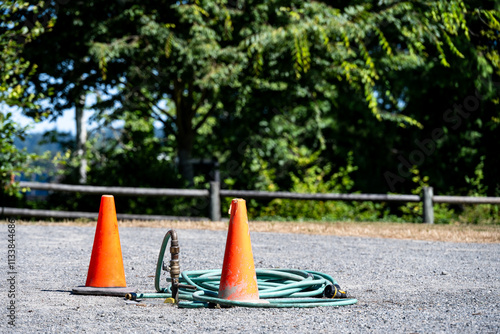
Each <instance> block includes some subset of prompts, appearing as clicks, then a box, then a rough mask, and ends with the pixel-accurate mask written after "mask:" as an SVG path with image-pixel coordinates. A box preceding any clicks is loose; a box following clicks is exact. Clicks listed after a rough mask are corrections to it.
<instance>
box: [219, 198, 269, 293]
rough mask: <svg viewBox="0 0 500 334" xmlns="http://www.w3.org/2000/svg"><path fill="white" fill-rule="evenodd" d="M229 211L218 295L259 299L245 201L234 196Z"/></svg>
mask: <svg viewBox="0 0 500 334" xmlns="http://www.w3.org/2000/svg"><path fill="white" fill-rule="evenodd" d="M229 210H230V213H231V218H230V220H229V230H228V232H227V241H226V251H225V253H224V264H223V266H222V274H221V278H220V285H219V298H221V299H226V300H242V301H255V302H260V300H259V288H258V286H257V275H256V273H255V265H254V262H253V253H252V244H251V242H250V232H249V229H248V217H247V208H246V204H245V200H244V199H239V198H237V199H233V200H232V202H231V208H230V209H229Z"/></svg>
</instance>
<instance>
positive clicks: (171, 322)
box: [0, 224, 500, 333]
mask: <svg viewBox="0 0 500 334" xmlns="http://www.w3.org/2000/svg"><path fill="white" fill-rule="evenodd" d="M250 229H251V224H250ZM0 230H1V233H2V234H1V235H2V237H1V239H0V240H2V242H1V244H3V246H1V247H3V248H4V249H3V250H2V251H0V252H1V254H2V255H1V261H2V266H1V268H2V271H1V281H0V282H1V283H0V291H1V292H0V293H1V296H2V298H1V300H3V301H4V302H3V303H4V306H2V309H3V311H2V313H3V314H4V315H3V316H2V317H1V321H0V332H2V333H6V332H17V333H34V332H47V333H56V332H57V333H67V332H71V333H97V332H99V333H105V332H122V333H127V332H131V333H133V332H145V333H152V332H155V333H156V332H164V333H184V332H190V333H196V332H222V331H224V332H240V331H244V332H249V333H268V332H273V333H275V332H279V333H287V332H301V333H311V332H313V331H314V332H318V333H330V332H345V333H366V332H370V333H387V332H398V333H443V332H446V333H454V332H456V333H458V332H460V333H463V332H466V333H476V332H478V333H499V332H500V306H499V301H500V298H499V297H500V244H465V243H447V242H428V241H411V240H394V239H377V238H356V237H335V236H315V235H297V234H277V233H252V234H251V238H252V247H253V253H254V258H255V265H256V267H258V268H265V267H274V268H278V267H281V268H296V269H309V270H317V271H322V272H325V273H328V274H330V275H332V276H333V277H334V278H335V279H336V280H337V281H338V282H339V284H340V285H341V287H343V288H344V289H345V290H347V292H348V294H349V295H350V296H353V297H356V298H358V300H359V303H358V304H356V305H351V306H342V307H338V308H333V307H323V308H321V307H320V308H313V309H246V308H230V309H179V308H177V307H175V306H173V305H167V304H162V303H161V302H162V301H161V300H150V301H147V302H146V303H145V304H142V305H141V306H139V305H136V304H128V303H126V302H125V300H124V299H122V298H119V297H99V296H80V295H72V294H71V293H70V291H71V289H72V288H73V287H76V286H80V285H84V283H85V280H86V275H87V269H88V264H89V260H90V253H91V249H92V243H93V238H94V232H95V228H93V227H81V226H39V225H19V226H16V250H17V257H16V271H17V274H16V275H15V276H16V277H15V279H16V297H15V302H16V304H15V306H16V314H15V315H16V326H15V327H13V328H12V327H9V326H8V324H7V321H8V318H7V310H6V307H7V306H8V305H7V303H8V302H9V300H10V299H8V297H7V294H8V291H7V290H8V289H9V284H8V281H7V280H8V275H7V271H8V268H7V258H6V254H7V249H8V243H7V241H6V240H7V235H8V232H7V225H5V224H2V225H0ZM166 232H167V230H166V229H160V228H137V227H121V228H120V239H121V245H122V252H123V259H124V265H125V273H126V277H127V284H128V286H130V287H135V288H137V289H138V290H139V291H140V292H147V291H153V290H154V282H153V280H154V278H153V277H152V276H153V275H154V269H155V265H156V258H157V256H158V251H159V248H160V245H161V242H162V239H163V236H164V234H165V233H166ZM177 232H178V234H179V242H180V246H181V270H196V269H214V268H220V267H221V266H222V260H223V256H224V247H225V239H226V232H224V231H205V230H177Z"/></svg>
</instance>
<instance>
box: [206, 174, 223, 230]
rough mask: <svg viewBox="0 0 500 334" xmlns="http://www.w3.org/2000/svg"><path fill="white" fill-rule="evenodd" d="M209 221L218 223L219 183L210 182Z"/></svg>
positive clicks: (219, 215)
mask: <svg viewBox="0 0 500 334" xmlns="http://www.w3.org/2000/svg"><path fill="white" fill-rule="evenodd" d="M209 192H210V220H211V221H219V220H220V218H221V214H220V182H218V181H211V182H210V189H209Z"/></svg>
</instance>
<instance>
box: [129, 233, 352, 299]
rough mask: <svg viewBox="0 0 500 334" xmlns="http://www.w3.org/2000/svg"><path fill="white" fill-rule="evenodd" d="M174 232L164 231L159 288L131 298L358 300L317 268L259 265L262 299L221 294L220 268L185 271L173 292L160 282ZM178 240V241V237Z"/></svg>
mask: <svg viewBox="0 0 500 334" xmlns="http://www.w3.org/2000/svg"><path fill="white" fill-rule="evenodd" d="M172 234H173V235H174V236H175V237H176V233H175V232H172V231H169V232H168V233H167V234H166V235H165V238H164V239H163V243H162V246H161V249H160V254H159V257H158V262H157V265H156V275H155V288H156V291H157V292H156V293H137V294H129V295H127V298H128V299H140V298H173V295H177V297H178V306H179V307H185V308H198V307H211V306H217V305H219V306H243V307H264V308H277V307H280V308H283V307H300V308H304V307H317V306H343V305H352V304H355V303H357V300H356V299H354V298H346V297H347V295H346V293H345V292H344V291H342V290H341V289H340V287H339V285H338V284H337V282H336V281H335V280H334V279H333V278H332V277H331V276H330V275H327V274H324V273H321V272H317V271H310V270H296V269H256V274H257V285H258V288H259V298H260V299H261V300H262V302H253V301H234V300H226V299H221V298H218V290H219V283H220V277H221V272H222V270H220V269H217V270H196V271H184V272H182V273H181V274H180V278H179V279H178V286H177V289H178V291H177V293H176V292H174V294H172V287H173V284H171V285H169V286H168V287H167V288H162V287H161V286H160V277H161V271H162V269H166V270H169V268H163V267H164V266H163V257H164V254H165V249H166V246H167V244H168V241H169V239H170V238H171V236H172ZM172 241H174V240H172ZM175 242H176V244H177V240H175ZM171 250H172V247H171ZM176 251H178V247H176ZM176 260H177V262H175V265H176V266H178V257H176ZM171 264H172V261H171ZM176 280H177V278H173V281H176ZM174 289H175V287H174ZM339 297H340V298H339Z"/></svg>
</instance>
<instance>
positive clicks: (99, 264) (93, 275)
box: [73, 195, 135, 296]
mask: <svg viewBox="0 0 500 334" xmlns="http://www.w3.org/2000/svg"><path fill="white" fill-rule="evenodd" d="M134 291H135V290H134V289H130V288H127V283H126V282H125V269H124V268H123V258H122V249H121V245H120V236H119V234H118V222H117V219H116V209H115V200H114V198H113V196H111V195H103V196H102V197H101V206H100V209H99V216H98V218H97V227H96V231H95V236H94V245H93V247H92V255H91V257H90V265H89V270H88V273H87V282H86V283H85V287H78V288H74V289H73V293H76V294H93V295H111V296H122V295H123V296H124V295H126V294H127V293H131V292H134Z"/></svg>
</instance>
